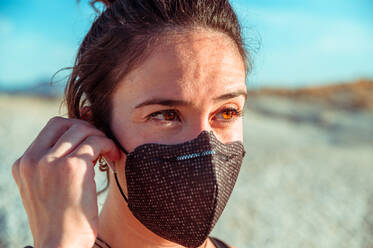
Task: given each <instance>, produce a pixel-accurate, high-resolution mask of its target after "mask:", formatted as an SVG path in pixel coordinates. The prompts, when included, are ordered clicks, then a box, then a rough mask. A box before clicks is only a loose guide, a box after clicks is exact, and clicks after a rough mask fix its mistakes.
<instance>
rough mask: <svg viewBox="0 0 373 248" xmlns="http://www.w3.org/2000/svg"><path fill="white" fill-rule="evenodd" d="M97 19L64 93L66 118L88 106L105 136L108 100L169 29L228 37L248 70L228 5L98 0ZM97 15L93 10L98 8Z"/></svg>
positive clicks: (206, 0) (196, 0)
mask: <svg viewBox="0 0 373 248" xmlns="http://www.w3.org/2000/svg"><path fill="white" fill-rule="evenodd" d="M96 2H102V3H104V4H105V6H106V8H104V9H103V10H102V11H101V13H100V15H99V16H98V17H97V18H96V19H95V21H94V22H93V24H92V26H91V28H90V30H89V31H88V33H87V35H86V36H85V38H84V40H83V42H82V44H81V45H80V47H79V51H78V54H77V56H76V59H75V63H74V66H73V68H72V73H71V75H70V77H69V79H68V82H67V86H66V88H65V102H66V104H67V108H68V116H69V117H70V118H79V119H80V118H81V113H80V111H81V108H82V107H83V106H84V105H85V104H88V105H89V106H90V109H91V113H92V120H91V121H92V123H93V124H94V125H95V126H96V127H97V128H99V129H101V130H102V131H104V132H105V133H106V134H107V135H108V136H109V137H112V134H111V131H110V120H111V105H112V104H111V95H112V93H113V91H114V89H115V87H116V85H117V83H118V82H119V81H120V79H121V78H123V77H124V75H126V74H127V73H128V72H129V71H131V70H132V69H133V68H134V67H135V66H136V65H138V64H139V63H140V62H141V61H143V60H144V59H145V58H146V56H147V55H148V53H149V52H150V51H151V48H149V47H150V45H155V44H156V42H155V41H156V39H157V38H158V37H160V36H162V35H164V34H165V33H167V32H169V31H173V30H183V29H188V28H195V27H202V28H206V29H210V30H215V31H218V32H222V33H225V34H227V35H228V36H229V37H230V38H231V39H232V40H233V41H234V42H235V44H236V45H237V48H238V50H239V52H240V54H241V56H242V59H243V61H244V64H245V69H246V72H248V71H249V69H250V62H249V61H248V53H247V51H246V50H245V46H244V42H243V39H242V36H241V28H240V25H239V22H238V19H237V16H236V14H235V12H234V11H233V9H232V7H231V5H230V3H229V2H228V0H101V1H97V0H96V1H92V2H91V4H92V5H93V6H94V4H95V3H96ZM96 10H97V9H96Z"/></svg>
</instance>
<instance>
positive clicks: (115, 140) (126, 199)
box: [105, 135, 128, 203]
mask: <svg viewBox="0 0 373 248" xmlns="http://www.w3.org/2000/svg"><path fill="white" fill-rule="evenodd" d="M110 138H111V139H112V140H113V141H114V143H115V144H116V145H117V146H118V147H119V148H120V149H121V150H122V152H123V153H124V154H126V156H127V155H128V152H127V150H126V149H124V148H123V146H122V145H121V144H120V143H119V141H118V140H117V139H116V138H115V137H114V135H110ZM105 161H106V160H105ZM106 162H107V161H106ZM108 164H109V166H110V168H111V170H112V172H113V173H114V178H115V182H116V183H117V186H118V188H119V191H120V193H121V195H122V196H123V198H124V200H125V201H126V202H127V203H128V198H127V196H126V195H125V194H124V192H123V190H122V187H121V186H120V183H119V180H118V176H117V171H116V170H115V169H114V167H113V166H112V165H111V163H108Z"/></svg>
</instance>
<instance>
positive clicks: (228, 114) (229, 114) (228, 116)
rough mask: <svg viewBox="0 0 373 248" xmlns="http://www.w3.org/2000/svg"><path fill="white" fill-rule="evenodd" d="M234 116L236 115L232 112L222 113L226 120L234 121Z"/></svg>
mask: <svg viewBox="0 0 373 248" xmlns="http://www.w3.org/2000/svg"><path fill="white" fill-rule="evenodd" d="M234 114H235V113H234V112H233V111H232V110H228V111H224V112H223V113H222V116H223V118H224V119H225V120H229V119H232V117H233V115H234Z"/></svg>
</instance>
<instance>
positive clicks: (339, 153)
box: [0, 80, 373, 248]
mask: <svg viewBox="0 0 373 248" xmlns="http://www.w3.org/2000/svg"><path fill="white" fill-rule="evenodd" d="M38 87H47V85H46V84H44V86H38ZM30 91H33V90H31V89H28V92H22V91H4V90H3V92H2V93H1V94H0V137H1V138H0V161H1V166H0V199H1V200H0V247H1V248H7V247H23V246H24V245H27V244H32V237H31V235H30V231H29V227H28V223H27V218H26V214H25V212H24V209H23V206H22V202H21V200H20V196H19V193H18V189H17V187H16V185H15V183H14V181H13V178H12V176H11V166H12V163H13V162H14V161H15V160H16V159H17V158H18V157H19V156H21V155H22V154H23V152H24V151H25V150H26V148H27V147H28V146H29V145H30V143H31V142H32V140H33V139H34V138H35V137H36V135H37V134H38V132H39V131H40V130H41V129H42V127H43V126H44V125H45V124H46V122H47V121H48V119H49V118H51V117H52V116H54V115H62V116H66V110H65V108H64V107H63V106H62V105H61V97H59V96H56V95H54V93H53V94H49V93H47V94H46V93H45V92H49V91H48V90H47V89H43V90H40V89H38V90H36V91H33V93H32V94H28V93H30ZM40 92H42V93H40ZM244 122H245V129H244V132H245V137H244V138H245V147H246V152H247V153H246V157H245V161H244V164H243V166H242V169H241V172H240V175H239V179H238V182H237V185H236V187H235V189H234V191H233V194H232V196H231V199H230V201H229V202H228V205H227V207H226V209H225V210H224V212H223V215H222V217H221V219H220V220H219V222H218V223H217V225H216V227H215V228H214V230H213V232H212V234H211V235H212V236H216V237H219V238H221V239H223V240H225V241H226V242H227V243H229V244H231V245H234V246H236V247H238V248H246V247H247V248H250V247H266V248H269V247H273V248H281V247H286V248H289V247H294V248H295V247H306V248H372V247H373V81H372V80H357V81H355V82H341V83H336V84H329V85H326V86H312V87H303V88H296V89H294V88H293V89H290V88H288V89H285V88H261V89H257V90H250V91H249V97H248V100H247V103H246V109H245V113H244ZM96 175H97V181H98V189H100V188H101V187H102V186H103V185H104V176H102V174H101V173H100V172H99V171H97V173H96ZM104 197H105V196H102V197H100V205H101V204H102V202H103V200H104Z"/></svg>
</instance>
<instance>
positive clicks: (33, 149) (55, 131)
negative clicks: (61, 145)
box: [26, 116, 91, 155]
mask: <svg viewBox="0 0 373 248" xmlns="http://www.w3.org/2000/svg"><path fill="white" fill-rule="evenodd" d="M75 123H81V124H82V125H86V126H91V125H90V124H89V123H88V122H86V121H82V120H78V119H67V118H63V117H58V116H56V117H53V118H52V119H50V120H49V121H48V123H47V125H46V126H45V127H44V128H43V129H42V130H41V131H40V133H39V134H38V136H37V137H36V138H35V140H34V142H33V143H32V144H31V145H30V147H29V148H28V149H27V151H26V152H29V153H32V154H40V155H43V154H44V151H45V150H48V149H50V148H51V147H52V146H53V145H54V144H55V143H56V142H57V140H58V139H59V137H60V136H61V135H62V134H63V133H64V132H66V130H68V129H69V128H70V126H72V125H73V124H75Z"/></svg>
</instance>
